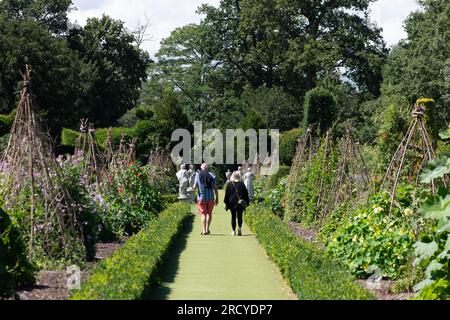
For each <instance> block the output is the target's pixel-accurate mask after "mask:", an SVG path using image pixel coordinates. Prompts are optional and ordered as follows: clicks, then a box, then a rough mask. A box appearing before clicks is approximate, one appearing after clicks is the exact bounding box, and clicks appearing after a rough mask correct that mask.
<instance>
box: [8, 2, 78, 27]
mask: <svg viewBox="0 0 450 320" xmlns="http://www.w3.org/2000/svg"><path fill="white" fill-rule="evenodd" d="M71 4H72V0H33V1H30V0H2V1H0V16H3V17H4V18H7V19H10V20H21V19H30V20H34V21H36V22H39V23H40V24H41V25H42V26H43V27H45V28H47V29H48V30H50V31H51V32H52V33H54V34H61V33H64V32H66V31H67V22H68V18H67V12H68V9H69V7H70V5H71Z"/></svg>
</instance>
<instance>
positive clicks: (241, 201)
mask: <svg viewBox="0 0 450 320" xmlns="http://www.w3.org/2000/svg"><path fill="white" fill-rule="evenodd" d="M232 183H233V187H234V191H235V192H236V195H237V197H238V199H239V201H238V203H237V204H236V207H235V209H242V210H245V208H247V202H246V201H245V200H244V199H241V197H239V192H238V191H237V188H236V185H235V184H234V182H232Z"/></svg>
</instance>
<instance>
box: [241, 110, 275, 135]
mask: <svg viewBox="0 0 450 320" xmlns="http://www.w3.org/2000/svg"><path fill="white" fill-rule="evenodd" d="M268 124H269V122H266V120H265V119H264V117H263V116H262V115H261V113H259V112H258V111H256V110H255V109H253V108H252V109H250V110H249V111H248V112H247V115H246V116H245V118H243V119H242V120H241V122H240V124H239V127H241V128H242V129H243V130H244V131H247V130H248V129H254V130H256V132H258V130H259V129H266V128H267V126H268Z"/></svg>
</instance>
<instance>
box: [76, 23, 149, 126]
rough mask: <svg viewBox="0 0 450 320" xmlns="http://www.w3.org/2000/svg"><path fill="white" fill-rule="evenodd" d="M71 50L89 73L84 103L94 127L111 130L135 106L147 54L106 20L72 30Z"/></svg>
mask: <svg viewBox="0 0 450 320" xmlns="http://www.w3.org/2000/svg"><path fill="white" fill-rule="evenodd" d="M69 39H70V46H71V47H72V48H73V49H74V50H75V51H77V52H78V54H79V55H80V57H81V58H82V60H83V61H84V62H85V63H87V64H88V65H89V66H90V67H91V69H92V74H91V82H90V83H87V86H88V87H87V88H88V89H87V94H86V95H85V99H84V100H83V103H84V104H85V105H86V106H87V107H88V108H87V109H88V110H89V112H88V114H87V116H89V118H90V119H92V121H94V123H95V124H96V126H102V127H103V126H110V125H113V124H115V122H116V120H117V119H118V118H119V117H120V116H122V115H123V114H124V113H126V112H127V110H129V109H131V108H133V107H134V106H136V103H137V100H138V99H139V89H140V88H141V83H142V82H143V81H144V80H145V79H146V67H147V65H148V63H149V57H148V54H147V53H144V52H143V51H142V50H140V49H138V48H137V46H136V45H135V43H134V41H135V38H134V36H133V35H132V34H131V33H130V32H128V31H127V30H126V29H125V27H124V25H123V22H121V21H117V20H113V19H111V18H110V17H108V16H103V17H102V18H100V19H98V18H92V19H88V22H87V24H86V26H85V27H84V28H83V29H82V30H74V31H73V32H72V34H71V36H70V38H69Z"/></svg>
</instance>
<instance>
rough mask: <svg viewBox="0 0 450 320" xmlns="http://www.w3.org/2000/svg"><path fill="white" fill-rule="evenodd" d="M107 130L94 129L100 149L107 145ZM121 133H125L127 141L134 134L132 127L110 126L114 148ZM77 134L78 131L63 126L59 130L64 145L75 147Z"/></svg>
mask: <svg viewBox="0 0 450 320" xmlns="http://www.w3.org/2000/svg"><path fill="white" fill-rule="evenodd" d="M108 132H109V128H102V129H97V130H96V131H95V137H96V139H97V143H98V145H99V147H100V148H102V149H105V148H106V147H107V146H106V139H107V138H108ZM122 134H123V135H125V138H126V139H127V141H129V140H130V139H132V138H133V137H134V136H135V134H134V129H131V128H121V127H117V128H112V133H111V136H112V144H113V147H114V148H117V147H118V146H119V144H120V139H121V137H122ZM79 136H80V133H79V132H78V131H75V130H72V129H67V128H63V130H62V132H61V143H62V145H64V146H67V147H72V148H75V145H76V141H77V139H78V137H79Z"/></svg>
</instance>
